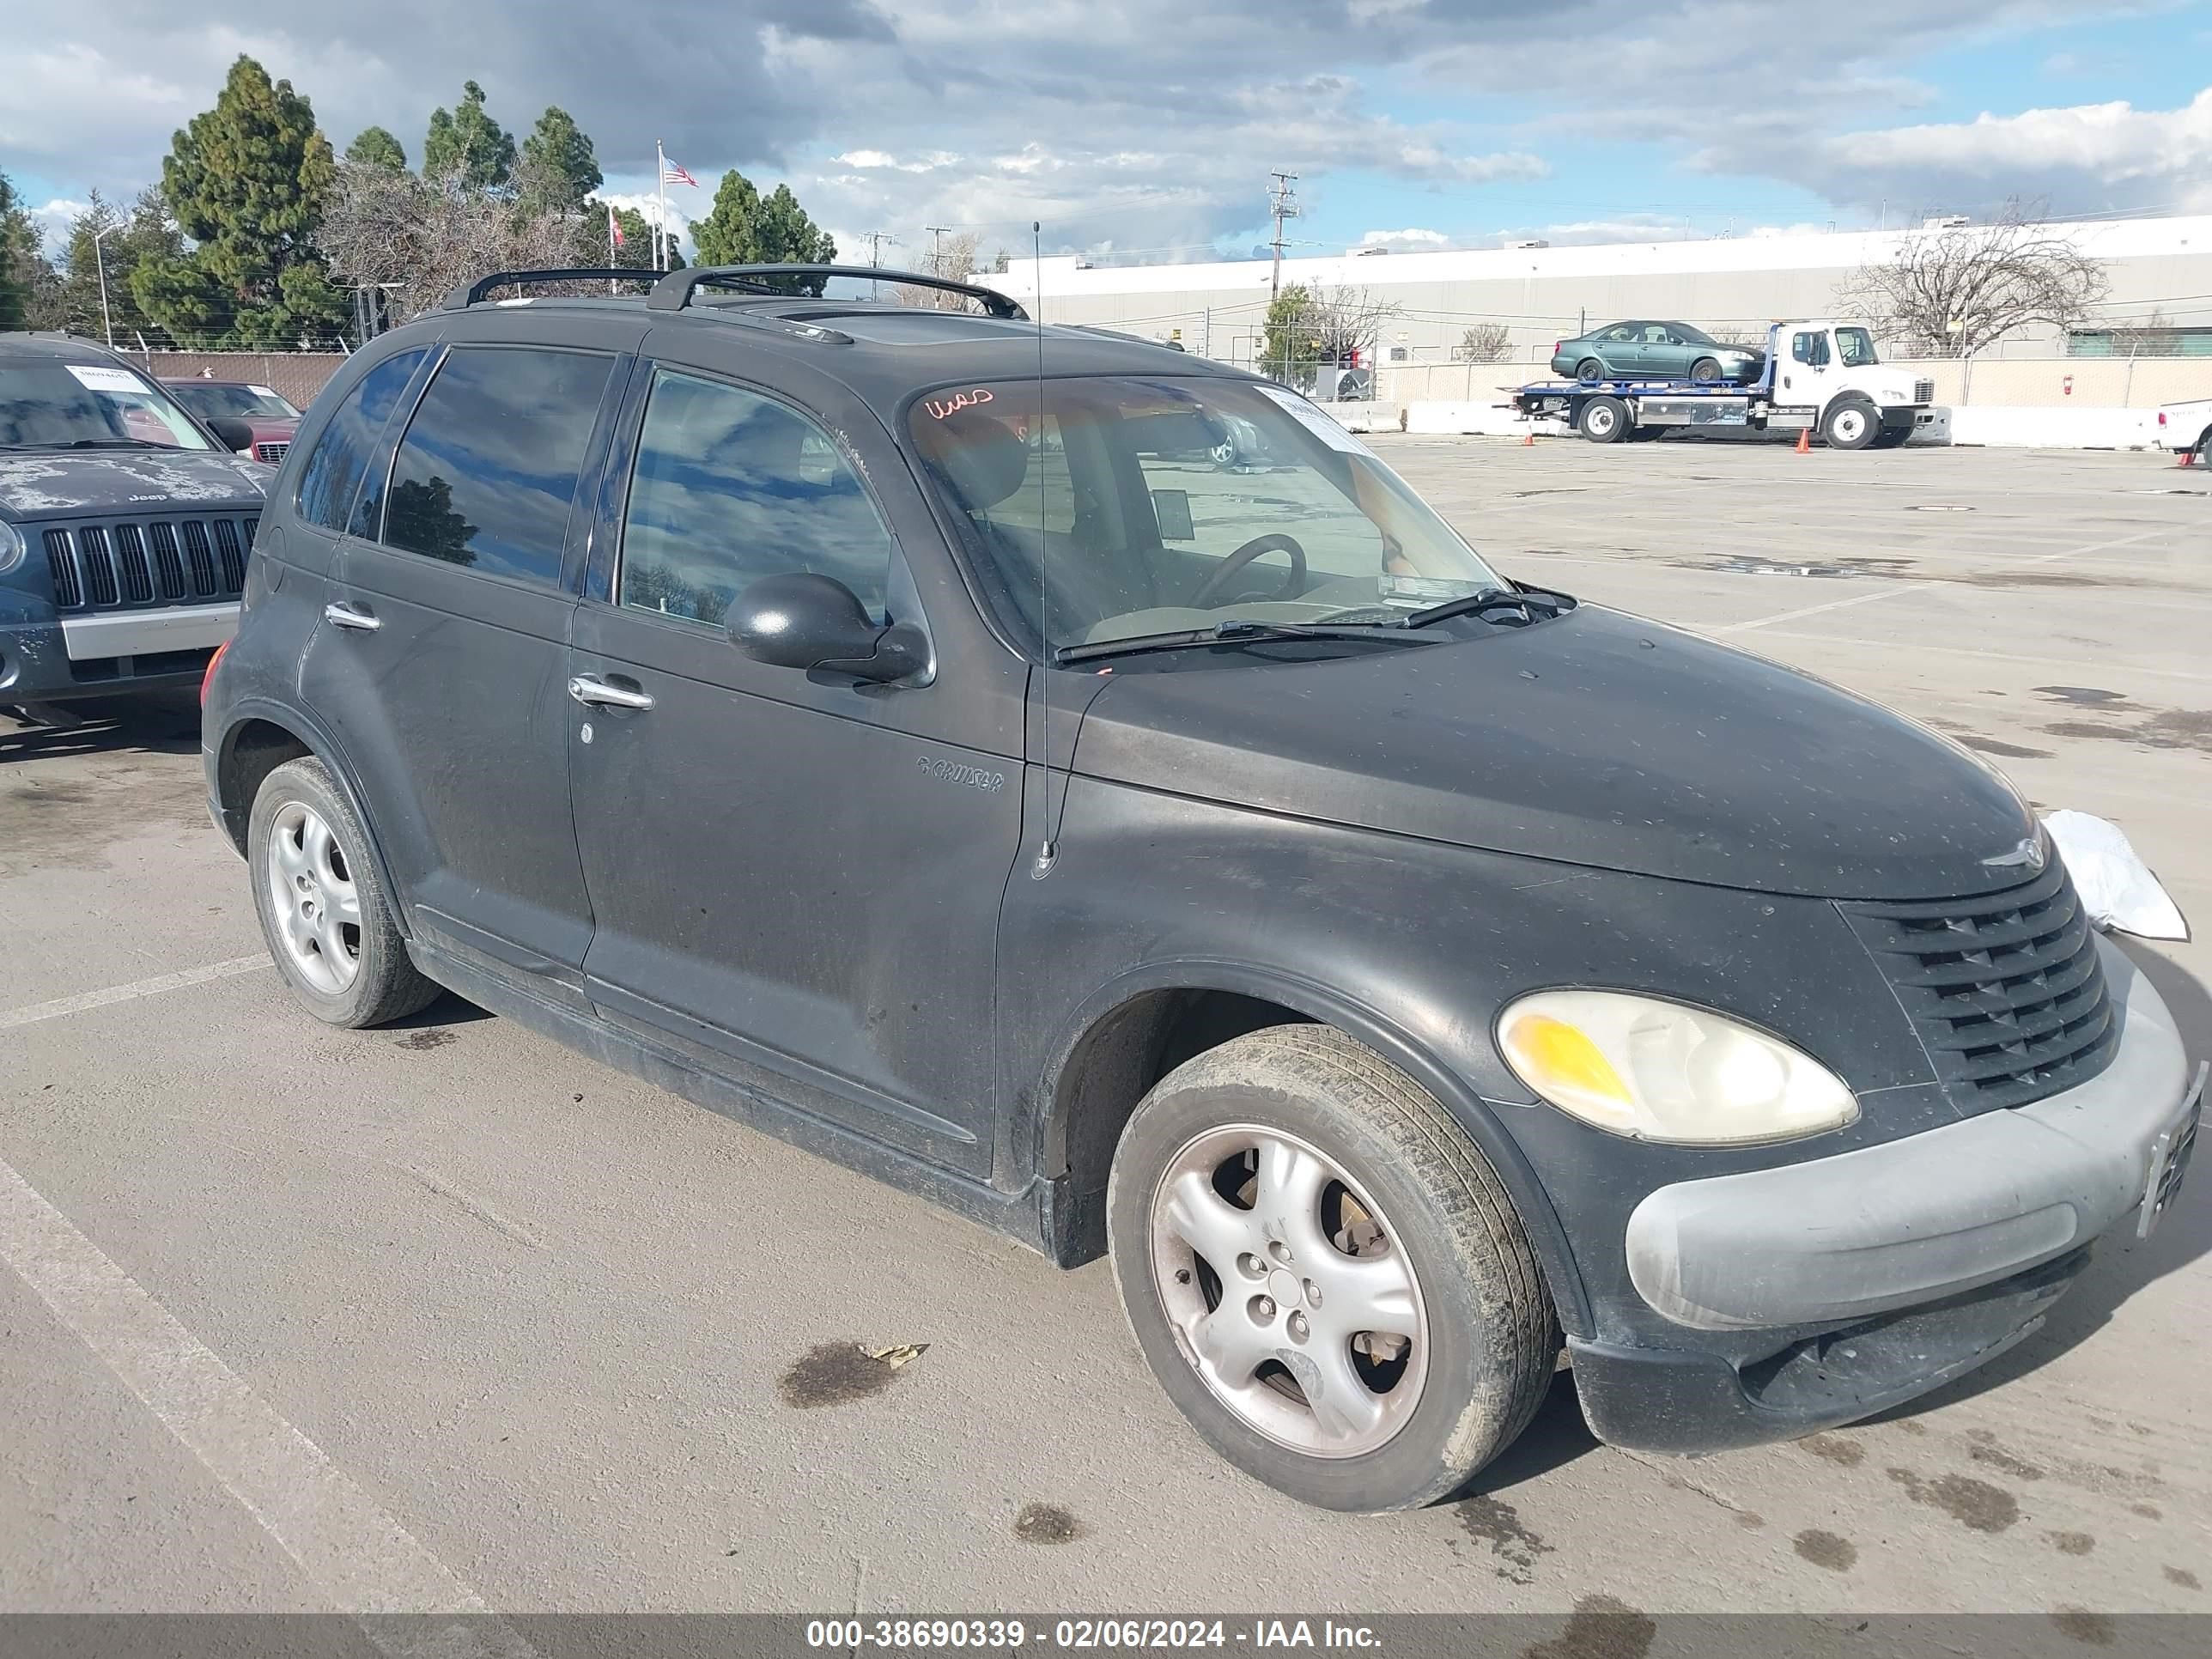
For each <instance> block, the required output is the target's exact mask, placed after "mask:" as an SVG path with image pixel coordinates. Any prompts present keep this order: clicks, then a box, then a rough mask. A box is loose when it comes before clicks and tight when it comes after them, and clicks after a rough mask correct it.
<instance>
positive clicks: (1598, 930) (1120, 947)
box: [997, 777, 1956, 1337]
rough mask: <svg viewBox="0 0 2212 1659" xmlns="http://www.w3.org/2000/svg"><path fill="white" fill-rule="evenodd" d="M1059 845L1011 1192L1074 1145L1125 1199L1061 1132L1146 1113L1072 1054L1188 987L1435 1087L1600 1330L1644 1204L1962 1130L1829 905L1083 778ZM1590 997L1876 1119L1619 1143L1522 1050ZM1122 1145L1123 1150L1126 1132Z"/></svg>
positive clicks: (1025, 942)
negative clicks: (1724, 1016) (1517, 1067)
mask: <svg viewBox="0 0 2212 1659" xmlns="http://www.w3.org/2000/svg"><path fill="white" fill-rule="evenodd" d="M1055 854H1056V855H1055V858H1054V861H1053V863H1052V865H1051V866H1050V868H1049V871H1048V872H1047V873H1046V874H1045V875H1044V876H1043V877H1042V878H1041V879H1040V878H1033V877H1032V875H1031V874H1030V869H1029V867H1028V866H1023V867H1022V868H1020V869H1018V870H1017V872H1015V874H1014V878H1013V879H1012V881H1011V882H1010V883H1009V884H1008V887H1007V890H1006V896H1005V902H1004V905H1003V908H1002V910H1001V915H1000V949H999V982H998V1012H997V1036H998V1048H999V1056H1000V1075H999V1091H998V1097H999V1101H1000V1114H1001V1121H1000V1125H999V1137H1000V1138H999V1142H998V1144H999V1146H1000V1152H1001V1156H1002V1164H1001V1168H1000V1174H1001V1176H1007V1177H1012V1178H1014V1179H1020V1178H1025V1177H1027V1176H1031V1175H1042V1176H1046V1177H1048V1178H1064V1177H1066V1176H1068V1175H1069V1173H1070V1170H1071V1168H1072V1167H1073V1165H1072V1164H1071V1162H1070V1161H1069V1160H1068V1159H1067V1158H1066V1157H1064V1156H1063V1154H1064V1153H1065V1152H1066V1151H1067V1150H1068V1149H1069V1148H1071V1147H1073V1148H1075V1149H1077V1150H1078V1151H1079V1152H1083V1153H1084V1154H1085V1156H1084V1157H1082V1158H1078V1159H1076V1160H1075V1163H1076V1164H1079V1165H1080V1166H1081V1167H1079V1168H1077V1169H1076V1170H1075V1177H1076V1178H1074V1179H1073V1180H1064V1181H1063V1184H1064V1186H1065V1187H1066V1189H1067V1199H1068V1201H1069V1202H1070V1204H1071V1205H1072V1206H1074V1208H1075V1209H1076V1211H1077V1212H1081V1210H1082V1206H1083V1205H1084V1203H1085V1200H1086V1196H1087V1189H1088V1188H1094V1187H1097V1186H1098V1185H1103V1176H1101V1175H1100V1174H1099V1173H1098V1169H1097V1160H1096V1159H1095V1158H1092V1157H1091V1156H1089V1154H1091V1153H1094V1152H1097V1133H1093V1134H1091V1135H1090V1136H1085V1134H1084V1133H1083V1124H1082V1123H1080V1122H1079V1123H1078V1124H1077V1125H1076V1126H1075V1134H1074V1136H1073V1138H1072V1139H1071V1136H1070V1133H1069V1125H1068V1124H1067V1123H1066V1122H1064V1121H1060V1120H1059V1119H1058V1117H1057V1116H1056V1115H1057V1114H1060V1113H1061V1112H1064V1111H1066V1110H1068V1109H1070V1102H1071V1100H1079V1104H1078V1105H1077V1107H1076V1108H1075V1109H1076V1110H1077V1111H1078V1112H1079V1114H1080V1115H1081V1116H1082V1118H1083V1121H1084V1122H1089V1123H1091V1124H1093V1125H1094V1126H1095V1125H1097V1123H1098V1121H1099V1120H1097V1118H1095V1117H1093V1116H1091V1114H1093V1113H1096V1112H1098V1111H1101V1110H1103V1111H1105V1112H1107V1113H1108V1114H1109V1117H1110V1114H1111V1113H1112V1112H1113V1111H1115V1110H1118V1111H1120V1112H1121V1113H1124V1114H1126V1112H1127V1110H1128V1109H1129V1108H1130V1107H1131V1106H1133V1104H1134V1100H1133V1098H1117V1099H1111V1100H1107V1101H1103V1102H1102V1101H1100V1100H1097V1099H1096V1098H1080V1097H1082V1096H1083V1094H1084V1091H1080V1090H1077V1089H1074V1088H1072V1087H1071V1086H1069V1085H1070V1076H1069V1067H1070V1066H1071V1063H1072V1061H1073V1060H1074V1058H1075V1057H1076V1056H1077V1055H1078V1054H1079V1053H1085V1051H1084V1050H1083V1049H1082V1045H1083V1044H1084V1042H1085V1039H1086V1037H1088V1036H1089V1035H1090V1034H1091V1033H1092V1032H1094V1031H1097V1030H1100V1022H1101V1021H1102V1020H1105V1019H1108V1018H1110V1017H1111V1016H1112V1015H1113V1013H1114V1012H1115V1010H1118V1009H1121V1008H1125V1007H1127V1006H1129V1004H1130V1002H1131V1000H1132V999H1133V998H1139V997H1143V996H1146V995H1148V994H1154V993H1158V992H1162V991H1169V990H1177V989H1189V990H1200V991H1228V992H1234V993H1237V994H1241V995H1244V996H1250V997H1257V998H1261V999H1264V1000H1267V1001H1269V1002H1273V1003H1277V1004H1279V1005H1281V1006H1284V1007H1285V1008H1288V1009H1290V1010H1292V1011H1293V1012H1296V1013H1298V1014H1300V1015H1303V1016H1304V1017H1306V1018H1313V1019H1317V1020H1325V1021H1327V1022H1328V1023H1329V1024H1334V1025H1337V1026H1340V1028H1342V1029H1343V1030H1346V1032H1348V1033H1349V1034H1351V1035H1352V1036H1356V1037H1358V1038H1359V1039H1360V1040H1361V1041H1363V1042H1367V1043H1368V1044H1370V1046H1371V1047H1373V1048H1375V1049H1376V1051H1377V1052H1379V1053H1381V1054H1383V1055H1384V1056H1386V1057H1387V1058H1388V1059H1389V1060H1391V1061H1392V1063H1394V1064H1395V1065H1397V1066H1400V1067H1401V1069H1403V1070H1404V1071H1405V1072H1406V1073H1407V1074H1408V1075H1410V1076H1412V1077H1413V1078H1414V1079H1416V1080H1417V1081H1419V1083H1420V1084H1421V1085H1422V1086H1423V1087H1425V1088H1426V1089H1428V1090H1429V1091H1430V1092H1431V1093H1432V1094H1434V1095H1435V1096H1436V1097H1437V1099H1438V1100H1439V1101H1440V1102H1442V1103H1443V1105H1444V1106H1445V1108H1446V1109H1448V1110H1449V1111H1450V1112H1451V1113H1452V1114H1453V1115H1454V1117H1455V1119H1457V1121H1459V1122H1460V1123H1461V1124H1462V1126H1463V1127H1465V1128H1466V1130H1467V1132H1468V1134H1469V1136H1470V1137H1472V1138H1473V1139H1474V1140H1475V1142H1476V1144H1477V1145H1478V1146H1480V1147H1481V1148H1482V1149H1483V1152H1484V1153H1485V1155H1486V1157H1488V1158H1489V1159H1490V1161H1491V1163H1492V1164H1493V1165H1494V1166H1495V1167H1496V1169H1497V1170H1498V1176H1499V1178H1500V1180H1501V1181H1503V1182H1504V1183H1505V1185H1506V1188H1507V1189H1508V1191H1509V1192H1510V1193H1511V1194H1512V1196H1513V1199H1514V1201H1515V1203H1516V1206H1518V1209H1519V1212H1520V1214H1521V1218H1522V1224H1523V1225H1524V1227H1525V1228H1526V1229H1527V1231H1528V1235H1529V1238H1530V1242H1531V1243H1532V1244H1533V1245H1534V1247H1535V1249H1536V1250H1537V1253H1538V1255H1539V1259H1540V1260H1541V1261H1543V1263H1544V1266H1545V1271H1546V1273H1547V1279H1548V1280H1549V1281H1550V1283H1551V1285H1552V1288H1553V1296H1554V1297H1555V1298H1556V1300H1557V1302H1558V1304H1559V1317H1560V1321H1561V1322H1562V1324H1563V1325H1565V1327H1566V1328H1568V1329H1569V1330H1570V1331H1576V1330H1577V1324H1578V1323H1582V1322H1583V1321H1585V1320H1588V1321H1589V1322H1591V1324H1592V1325H1593V1326H1594V1328H1595V1329H1596V1330H1597V1331H1598V1332H1599V1333H1600V1334H1611V1335H1612V1336H1614V1337H1618V1336H1620V1335H1623V1334H1626V1333H1624V1332H1623V1330H1622V1329H1621V1328H1620V1327H1619V1326H1618V1324H1617V1323H1615V1322H1613V1316H1611V1315H1610V1314H1608V1313H1607V1310H1608V1309H1611V1308H1615V1307H1622V1306H1626V1307H1627V1308H1628V1309H1629V1310H1630V1311H1631V1312H1632V1313H1633V1311H1634V1310H1635V1309H1636V1308H1637V1307H1639V1306H1640V1303H1638V1301H1637V1300H1636V1299H1635V1297H1634V1294H1633V1291H1632V1289H1631V1288H1630V1287H1629V1285H1628V1281H1627V1279H1626V1261H1625V1257H1624V1254H1623V1239H1624V1236H1625V1230H1626V1221H1627V1218H1628V1215H1629V1213H1630V1212H1632V1210H1633V1208H1634V1206H1635V1205H1636V1203H1637V1202H1638V1200H1641V1199H1642V1198H1643V1196H1644V1194H1647V1193H1649V1192H1650V1191H1651V1190H1653V1189H1654V1188H1656V1187H1658V1186H1661V1185H1663V1184H1665V1183H1667V1182H1673V1181H1680V1180H1687V1179H1696V1178H1700V1177H1704V1176H1714V1175H1720V1174H1725V1173H1731V1172H1734V1171H1736V1170H1746V1169H1755V1168H1762V1167H1765V1166H1768V1165H1771V1164H1778V1163H1789V1162H1795V1161H1797V1160H1799V1159H1802V1158H1805V1157H1807V1156H1811V1155H1822V1154H1826V1153H1828V1152H1844V1151H1849V1150H1850V1149H1851V1148H1852V1147H1854V1146H1860V1145H1871V1144H1874V1143H1875V1142H1878V1141H1881V1140H1885V1139H1892V1138H1894V1137H1896V1136H1899V1135H1903V1134H1909V1133H1918V1132H1919V1131H1921V1130H1923V1129H1925V1128H1929V1127H1935V1126H1936V1124H1938V1123H1941V1122H1946V1121H1951V1120H1952V1119H1953V1118H1954V1116H1955V1115H1956V1114H1955V1112H1954V1110H1953V1109H1952V1108H1951V1107H1950V1106H1949V1105H1948V1103H1947V1102H1946V1101H1945V1099H1944V1097H1943V1096H1942V1090H1941V1088H1940V1087H1939V1086H1938V1085H1936V1081H1935V1079H1934V1074H1933V1073H1932V1071H1931V1070H1930V1069H1929V1063H1928V1060H1927V1056H1926V1054H1925V1052H1924V1050H1923V1048H1921V1046H1920V1042H1919V1039H1918V1036H1917V1034H1916V1033H1915V1031H1914V1030H1913V1029H1912V1027H1911V1023H1910V1022H1909V1021H1908V1020H1907V1019H1906V1018H1905V1016H1904V1015H1903V1013H1902V1012H1900V1011H1899V1007H1898V1005H1897V1000H1896V998H1895V997H1894V996H1893V994H1892V993H1891V992H1890V989H1889V987H1888V986H1887V982H1886V981H1884V980H1883V978H1882V975H1881V970H1880V969H1879V967H1878V966H1877V965H1876V964H1875V962H1874V960H1873V959H1872V958H1871V957H1869V955H1868V954H1867V952H1866V951H1865V949H1864V947H1863V945H1861V944H1860V943H1859V942H1858V940H1857V936H1856V935H1855V934H1853V933H1852V932H1851V930H1850V927H1849V926H1848V925H1847V924H1846V923H1845V922H1844V920H1843V918H1842V917H1841V916H1840V915H1838V913H1837V911H1836V909H1835V908H1834V907H1833V906H1832V904H1830V903H1828V902H1826V901H1824V900H1820V899H1808V898H1792V897H1788V896H1781V895H1776V894H1766V893H1759V892H1751V891H1742V890H1734V889H1729V888H1719V887H1711V886H1704V885H1700V884H1696V883H1692V882H1684V881H1672V880H1663V879H1661V878H1656V877H1649V876H1639V875H1633V874H1630V873H1627V872H1620V871H1612V870H1600V869H1592V868H1588V867H1584V866H1575V865H1568V864H1561V863H1555V862H1551V861H1547V860H1541V859H1536V858H1530V857H1526V856H1522V855H1516V854H1501V853H1492V852H1486V851H1482V850H1479V849H1476V848H1467V847H1459V846H1454V845H1449V844H1445V843H1442V842H1431V841H1422V840H1416V839H1413V838H1411V837H1407V836H1391V835H1388V834H1383V833H1381V832H1377V831H1373V830H1365V829H1348V828H1346V827H1343V826H1340V825H1335V824H1329V823H1317V822H1314V821H1311V820H1307V819H1302V818H1296V817H1288V816H1286V815H1283V814H1279V813H1267V812H1259V811H1250V810H1248V809H1243V808H1238V807H1231V806H1225V805H1218V804H1215V803H1211V802H1206V801H1202V800H1195V799H1190V798H1188V797H1185V796H1180V795H1174V794H1169V793H1164V792H1160V791H1157V790H1147V789H1139V788H1134V787H1127V786H1121V785H1116V784H1111V783H1106V782H1103V781H1097V780H1095V779H1086V778H1082V777H1077V778H1074V779H1073V780H1071V781H1070V782H1069V784H1068V793H1067V804H1066V811H1065V814H1064V817H1063V820H1062V825H1061V831H1060V836H1058V838H1057V842H1056V847H1055ZM1570 986H1596V987H1607V988H1613V989H1618V990H1623V991H1629V992H1643V993H1647V994H1653V995H1657V996H1663V997H1666V998H1668V999H1672V1000H1681V1001H1686V1002H1691V1003H1694V1004H1697V1005H1699V1006H1705V1007H1710V1008H1713V1009H1716V1010H1717V1011H1719V1012H1723V1013H1729V1014H1732V1015H1734V1016H1735V1017H1736V1018H1741V1019H1744V1020H1747V1021H1748V1022H1749V1023H1751V1024H1754V1025H1756V1026H1759V1027H1760V1028H1761V1029H1764V1030H1771V1031H1776V1032H1778V1033H1781V1034H1783V1035H1784V1036H1787V1037H1789V1038H1790V1040H1791V1041H1792V1042H1796V1044H1797V1045H1798V1046H1799V1047H1801V1048H1804V1049H1805V1051H1806V1052H1807V1053H1808V1054H1811V1055H1812V1056H1813V1057H1814V1059H1816V1060H1820V1061H1821V1062H1822V1063H1823V1064H1826V1065H1827V1066H1830V1067H1831V1069H1832V1070H1834V1071H1835V1072H1836V1073H1838V1075H1839V1076H1841V1077H1843V1078H1844V1079H1845V1080H1846V1081H1847V1082H1848V1083H1849V1084H1850V1086H1851V1087H1852V1088H1853V1089H1855V1090H1857V1091H1859V1092H1860V1093H1861V1095H1862V1097H1863V1099H1865V1100H1867V1101H1868V1103H1869V1106H1868V1109H1867V1110H1866V1111H1865V1113H1864V1115H1863V1117H1862V1118H1861V1120H1860V1121H1859V1122H1857V1124H1855V1125H1852V1126H1850V1127H1847V1128H1844V1129H1839V1130H1836V1131H1832V1132H1830V1133H1827V1134H1826V1135H1824V1136H1821V1137H1820V1138H1818V1139H1817V1140H1814V1141H1808V1142H1799V1143H1792V1144H1786V1145H1782V1146H1771V1145H1770V1146H1739V1147H1687V1146H1662V1145H1658V1144H1655V1143H1651V1142H1645V1141H1632V1140H1627V1139H1622V1138H1620V1137H1618V1136H1614V1135H1610V1134H1607V1133H1604V1132H1602V1131H1601V1130H1598V1129H1596V1128H1594V1127H1591V1126H1589V1125H1588V1124H1585V1123H1583V1122H1581V1121H1579V1120H1577V1119H1574V1118H1571V1117H1570V1116H1569V1115H1567V1114H1565V1113H1564V1112H1560V1111H1557V1110H1555V1109H1552V1108H1551V1107H1548V1106H1546V1105H1543V1104H1541V1103H1539V1102H1537V1101H1536V1100H1535V1099H1534V1098H1533V1097H1531V1096H1530V1094H1529V1093H1528V1091H1527V1090H1526V1089H1525V1088H1524V1087H1523V1086H1522V1084H1521V1083H1520V1081H1519V1079H1516V1077H1515V1076H1514V1075H1513V1073H1512V1072H1511V1071H1510V1069H1509V1068H1508V1067H1507V1066H1506V1065H1505V1063H1504V1059H1503V1058H1502V1056H1501V1055H1500V1054H1498V1047H1497V1042H1496V1040H1495V1036H1494V1027H1495V1024H1496V1021H1497V1018H1498V1013H1499V1012H1500V1011H1501V1010H1502V1009H1503V1008H1504V1006H1505V1005H1506V1004H1507V1003H1509V1002H1510V1001H1511V1000H1513V999H1514V998H1515V997H1517V996H1520V995H1522V994H1525V993H1527V992H1529V991H1534V990H1539V989H1547V988H1553V987H1570ZM1091 1058H1092V1056H1091V1055H1090V1054H1087V1053H1085V1064H1086V1066H1087V1065H1088V1064H1089V1062H1090V1060H1091ZM1153 1059H1154V1060H1157V1059H1158V1056H1157V1055H1155V1056H1153ZM1120 1063H1121V1066H1122V1068H1123V1070H1122V1073H1121V1076H1123V1077H1127V1076H1128V1075H1133V1074H1142V1073H1144V1066H1143V1065H1142V1064H1141V1063H1139V1062H1138V1061H1136V1060H1133V1058H1132V1057H1131V1056H1128V1055H1127V1054H1124V1055H1122V1056H1121V1057H1120ZM1094 1092H1095V1091H1094ZM1128 1093H1129V1091H1127V1089H1126V1088H1123V1089H1122V1090H1121V1094H1123V1095H1127V1094H1128ZM1110 1128H1111V1131H1112V1132H1113V1133H1118V1130H1119V1121H1118V1120H1113V1121H1111V1122H1110ZM1109 1147H1110V1143H1109ZM1076 1188H1085V1189H1086V1190H1085V1191H1078V1190H1075V1189H1076ZM1624 1297H1626V1300H1625V1301H1624ZM1577 1334H1581V1333H1579V1332H1577Z"/></svg>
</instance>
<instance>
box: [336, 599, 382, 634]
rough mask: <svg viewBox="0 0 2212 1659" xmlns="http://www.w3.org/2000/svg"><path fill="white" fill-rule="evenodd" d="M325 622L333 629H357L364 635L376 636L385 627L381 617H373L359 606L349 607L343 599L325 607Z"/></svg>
mask: <svg viewBox="0 0 2212 1659" xmlns="http://www.w3.org/2000/svg"><path fill="white" fill-rule="evenodd" d="M323 620H324V621H325V622H326V623H330V625H331V627H333V628H355V629H360V630H361V631H362V633H364V634H374V632H376V630H377V629H380V628H381V627H383V626H384V619H383V618H382V617H374V616H371V615H370V614H369V613H368V611H364V610H362V608H361V607H360V606H359V605H348V604H347V603H346V602H345V601H344V600H343V599H338V600H335V601H333V602H332V603H331V604H329V605H325V606H324V607H323Z"/></svg>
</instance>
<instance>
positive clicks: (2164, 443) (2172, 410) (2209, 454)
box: [2158, 398, 2212, 466]
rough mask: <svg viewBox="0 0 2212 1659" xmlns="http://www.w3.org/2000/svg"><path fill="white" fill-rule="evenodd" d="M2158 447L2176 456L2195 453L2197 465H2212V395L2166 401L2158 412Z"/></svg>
mask: <svg viewBox="0 0 2212 1659" xmlns="http://www.w3.org/2000/svg"><path fill="white" fill-rule="evenodd" d="M2158 447H2160V449H2170V450H2172V451H2173V453H2175V454H2177V455H2179V454H2186V453H2194V454H2195V455H2196V457H2197V465H2199V466H2212V398H2197V400H2196V401H2195V402H2194V403H2186V404H2166V405H2165V406H2164V407H2163V408H2161V409H2160V410H2159V411H2158Z"/></svg>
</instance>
